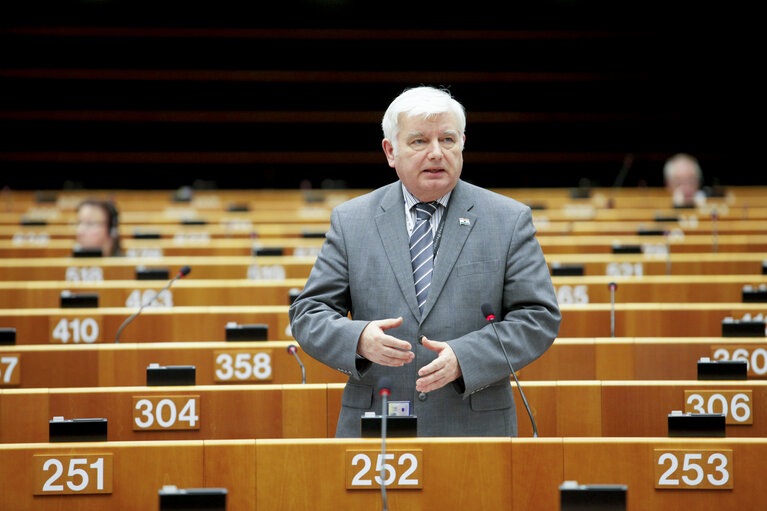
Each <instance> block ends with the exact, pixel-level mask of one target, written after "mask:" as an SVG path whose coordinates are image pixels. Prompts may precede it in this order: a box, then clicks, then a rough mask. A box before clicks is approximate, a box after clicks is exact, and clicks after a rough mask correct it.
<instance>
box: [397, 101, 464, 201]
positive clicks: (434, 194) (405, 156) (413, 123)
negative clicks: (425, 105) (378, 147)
mask: <svg viewBox="0 0 767 511" xmlns="http://www.w3.org/2000/svg"><path fill="white" fill-rule="evenodd" d="M399 121H400V123H399V125H400V130H399V133H398V134H397V154H396V155H395V154H394V146H393V145H392V143H391V141H390V140H388V139H384V141H383V149H384V153H386V159H387V160H388V162H389V166H390V167H393V168H394V169H395V170H396V171H397V176H398V177H399V178H400V180H401V181H402V182H403V183H404V185H405V188H407V189H408V191H410V193H412V194H413V195H415V196H416V197H417V198H418V200H420V201H422V202H430V201H433V200H437V199H439V198H440V197H442V196H443V195H445V194H446V193H447V192H449V191H451V190H452V189H453V188H454V187H455V184H456V183H457V182H458V178H459V177H461V169H462V168H463V153H462V150H463V143H464V140H465V138H466V137H462V136H461V134H460V133H459V131H458V122H457V121H456V119H455V116H454V115H453V114H451V113H443V114H438V115H434V116H432V117H430V118H429V119H424V118H423V117H421V116H415V117H408V116H406V115H405V114H400V119H399Z"/></svg>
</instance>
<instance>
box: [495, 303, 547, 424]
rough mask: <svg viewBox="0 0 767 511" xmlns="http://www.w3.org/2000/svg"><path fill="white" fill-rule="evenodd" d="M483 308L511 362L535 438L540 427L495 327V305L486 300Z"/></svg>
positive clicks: (507, 357) (507, 356)
mask: <svg viewBox="0 0 767 511" xmlns="http://www.w3.org/2000/svg"><path fill="white" fill-rule="evenodd" d="M481 308H482V315H483V316H485V319H487V321H488V322H489V323H490V324H491V325H492V326H493V332H495V338H496V339H497V340H498V344H500V345H501V349H502V350H503V356H504V357H506V363H507V364H509V369H510V370H511V375H512V376H513V377H514V381H515V382H517V388H518V389H519V395H520V396H522V402H523V403H524V404H525V409H526V410H527V415H528V416H529V417H530V422H531V423H532V425H533V438H538V428H537V427H536V425H535V419H533V412H531V411H530V405H528V404H527V398H526V397H525V393H524V392H522V386H521V385H520V384H519V380H518V379H517V374H516V373H515V372H514V367H513V366H512V365H511V360H509V355H508V354H507V353H506V348H505V347H504V345H503V343H502V342H501V338H500V337H499V336H498V329H496V328H495V314H493V306H492V305H490V304H489V303H487V302H485V303H483V304H482V307H481Z"/></svg>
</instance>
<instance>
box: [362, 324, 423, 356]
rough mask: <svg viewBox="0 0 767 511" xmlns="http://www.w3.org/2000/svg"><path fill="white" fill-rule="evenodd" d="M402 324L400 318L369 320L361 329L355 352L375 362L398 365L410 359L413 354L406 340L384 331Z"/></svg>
mask: <svg viewBox="0 0 767 511" xmlns="http://www.w3.org/2000/svg"><path fill="white" fill-rule="evenodd" d="M401 324H402V318H401V317H400V318H396V319H379V320H375V321H371V322H370V323H368V325H367V326H366V327H365V329H364V330H363V331H362V334H361V335H360V339H359V342H358V343H357V353H359V354H360V355H362V356H363V357H365V358H366V359H368V360H370V361H371V362H374V363H376V364H381V365H385V366H391V367H399V366H402V365H405V364H407V363H408V362H410V361H412V360H413V358H414V357H415V355H414V354H413V352H412V351H410V350H411V348H412V346H410V343H409V342H407V341H403V340H401V339H397V338H396V337H393V336H391V335H388V334H386V333H384V331H385V330H388V329H390V328H396V327H398V326H400V325H401Z"/></svg>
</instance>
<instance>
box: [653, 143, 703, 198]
mask: <svg viewBox="0 0 767 511" xmlns="http://www.w3.org/2000/svg"><path fill="white" fill-rule="evenodd" d="M663 179H664V181H665V183H666V189H667V190H668V191H669V193H671V197H672V201H673V204H674V206H693V205H695V203H696V201H697V200H701V199H702V198H703V197H704V194H703V192H702V191H701V190H700V187H701V182H702V181H703V176H702V173H701V170H700V165H699V164H698V160H697V159H695V158H694V157H692V156H690V155H689V154H684V153H679V154H676V155H674V156H672V157H671V158H669V159H668V160H666V164H665V165H664V166H663Z"/></svg>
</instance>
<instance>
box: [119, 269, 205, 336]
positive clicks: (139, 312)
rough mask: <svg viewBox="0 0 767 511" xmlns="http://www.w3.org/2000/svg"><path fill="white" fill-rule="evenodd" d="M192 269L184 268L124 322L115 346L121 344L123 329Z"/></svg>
mask: <svg viewBox="0 0 767 511" xmlns="http://www.w3.org/2000/svg"><path fill="white" fill-rule="evenodd" d="M189 271H190V268H189V267H188V266H184V267H183V268H181V271H179V272H178V275H176V276H175V277H173V278H172V279H171V280H170V282H168V284H167V285H166V286H165V287H164V288H162V289H161V290H160V292H159V293H157V294H156V295H154V296H153V297H152V299H151V300H149V301H148V302H146V303H145V304H142V305H141V307H139V309H138V311H136V312H135V313H134V314H133V315H132V316H131V317H129V318H128V319H126V320H125V321H123V323H122V325H120V328H118V329H117V335H116V336H115V344H120V334H121V333H122V331H123V329H124V328H125V327H126V326H128V325H129V324H130V322H131V321H133V320H134V319H136V317H138V315H139V314H141V311H142V310H144V307H148V306H149V305H151V304H153V303H154V301H155V300H157V297H158V296H160V295H161V294H162V293H164V292H165V291H167V290H168V288H170V286H172V285H173V283H174V282H176V281H177V280H178V279H180V278H181V277H186V276H187V275H188V274H189Z"/></svg>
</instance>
